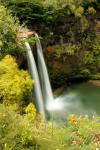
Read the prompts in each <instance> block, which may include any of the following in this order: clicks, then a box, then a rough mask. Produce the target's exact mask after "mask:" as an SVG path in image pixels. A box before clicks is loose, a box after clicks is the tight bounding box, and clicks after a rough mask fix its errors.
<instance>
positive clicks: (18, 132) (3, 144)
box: [0, 104, 37, 150]
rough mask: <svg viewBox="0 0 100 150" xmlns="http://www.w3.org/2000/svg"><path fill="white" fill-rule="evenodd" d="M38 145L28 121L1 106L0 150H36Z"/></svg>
mask: <svg viewBox="0 0 100 150" xmlns="http://www.w3.org/2000/svg"><path fill="white" fill-rule="evenodd" d="M36 145H37V142H36V140H35V138H34V134H33V133H32V128H31V127H30V124H29V123H28V122H27V120H26V119H25V118H24V117H23V116H20V115H18V114H16V113H15V112H14V111H12V110H11V109H9V107H5V106H4V105H1V104H0V150H34V149H35V147H36Z"/></svg>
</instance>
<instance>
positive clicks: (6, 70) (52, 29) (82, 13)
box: [0, 0, 100, 150]
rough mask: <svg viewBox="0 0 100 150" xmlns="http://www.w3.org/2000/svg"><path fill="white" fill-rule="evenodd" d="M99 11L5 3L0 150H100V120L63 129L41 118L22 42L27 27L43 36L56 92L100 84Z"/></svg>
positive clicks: (43, 0)
mask: <svg viewBox="0 0 100 150" xmlns="http://www.w3.org/2000/svg"><path fill="white" fill-rule="evenodd" d="M99 9H100V4H99V1H98V0H50V1H49V0H0V150H47V149H48V146H49V150H99V149H100V118H99V117H97V116H94V117H93V118H92V119H89V118H88V116H85V117H82V116H80V117H77V116H76V115H70V116H69V118H68V117H67V116H66V117H67V118H66V123H65V126H64V127H60V126H59V127H58V126H57V125H56V123H55V122H54V121H51V122H45V120H43V119H42V116H41V115H40V114H38V113H37V111H36V108H35V106H34V104H33V103H31V102H32V88H33V85H34V81H32V79H31V77H30V75H29V73H28V72H27V70H26V71H25V70H23V68H25V69H27V67H26V66H27V65H26V56H25V55H23V54H25V50H24V48H23V45H22V44H23V42H22V41H21V40H19V39H18V37H17V35H18V32H19V30H20V29H21V25H22V24H24V23H25V25H27V27H28V28H30V29H31V30H35V31H36V32H38V33H39V34H40V36H41V37H42V38H41V41H42V43H43V46H44V53H45V56H46V61H47V64H48V68H49V74H50V77H51V82H52V84H53V87H59V86H60V85H63V84H65V82H66V80H67V81H69V80H71V79H76V80H77V79H78V78H88V79H100V37H99V36H100V35H99V26H100V22H99V19H98V18H99V17H98V16H99ZM28 40H29V42H30V43H31V44H32V46H33V45H34V42H35V40H36V39H35V38H34V37H32V38H31V39H28ZM32 42H33V43H32ZM23 57H24V58H23ZM23 60H24V62H23ZM51 60H52V61H51ZM18 64H20V66H19V65H18ZM23 64H24V65H23ZM19 67H20V68H21V69H20V68H19Z"/></svg>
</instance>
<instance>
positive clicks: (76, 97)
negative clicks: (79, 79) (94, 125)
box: [50, 82, 100, 120]
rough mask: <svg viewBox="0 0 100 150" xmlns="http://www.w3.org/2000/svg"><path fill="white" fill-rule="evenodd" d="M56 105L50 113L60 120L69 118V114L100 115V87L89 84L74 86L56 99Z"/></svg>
mask: <svg viewBox="0 0 100 150" xmlns="http://www.w3.org/2000/svg"><path fill="white" fill-rule="evenodd" d="M54 105H55V106H54ZM54 105H53V106H51V110H50V111H51V113H52V115H53V117H54V118H55V119H58V120H59V119H65V118H67V116H68V115H69V114H76V115H82V116H83V115H89V116H92V115H93V114H94V113H95V114H97V115H100V87H97V86H95V85H93V84H91V83H88V82H87V83H81V84H75V85H72V86H70V87H67V88H66V89H65V90H64V92H63V93H62V94H61V95H60V96H58V97H57V98H55V104H54ZM53 107H54V108H53Z"/></svg>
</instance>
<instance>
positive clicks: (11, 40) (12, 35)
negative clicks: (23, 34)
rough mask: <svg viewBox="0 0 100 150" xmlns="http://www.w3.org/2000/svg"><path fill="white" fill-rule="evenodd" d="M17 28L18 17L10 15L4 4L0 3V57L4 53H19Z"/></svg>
mask: <svg viewBox="0 0 100 150" xmlns="http://www.w3.org/2000/svg"><path fill="white" fill-rule="evenodd" d="M18 30H19V21H18V19H16V18H14V17H12V16H11V13H10V11H8V10H7V9H6V8H5V7H4V6H2V5H0V58H2V57H3V56H4V55H6V54H13V55H15V53H17V51H19V53H21V50H22V48H21V46H20V44H19V43H18V42H17V40H16V35H17V32H18Z"/></svg>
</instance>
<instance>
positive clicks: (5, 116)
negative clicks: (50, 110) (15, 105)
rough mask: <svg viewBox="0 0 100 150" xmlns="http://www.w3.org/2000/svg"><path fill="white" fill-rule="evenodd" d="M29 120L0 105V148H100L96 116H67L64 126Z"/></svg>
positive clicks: (28, 149)
mask: <svg viewBox="0 0 100 150" xmlns="http://www.w3.org/2000/svg"><path fill="white" fill-rule="evenodd" d="M39 118H41V117H39V116H36V117H35V118H34V117H32V118H30V119H29V117H28V116H27V114H24V115H23V116H21V115H19V114H17V113H16V112H15V111H13V110H11V109H9V107H7V106H4V105H0V149H2V150H35V149H37V150H47V147H48V145H49V150H57V149H59V150H66V149H68V150H90V149H91V150H95V149H96V148H98V149H99V148H100V122H99V121H100V118H98V117H96V116H95V117H94V118H93V119H91V120H90V119H88V116H86V117H77V116H75V115H71V116H69V118H68V122H66V125H65V126H64V127H57V126H56V125H55V124H54V123H53V122H51V123H46V122H45V121H43V120H42V119H39Z"/></svg>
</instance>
